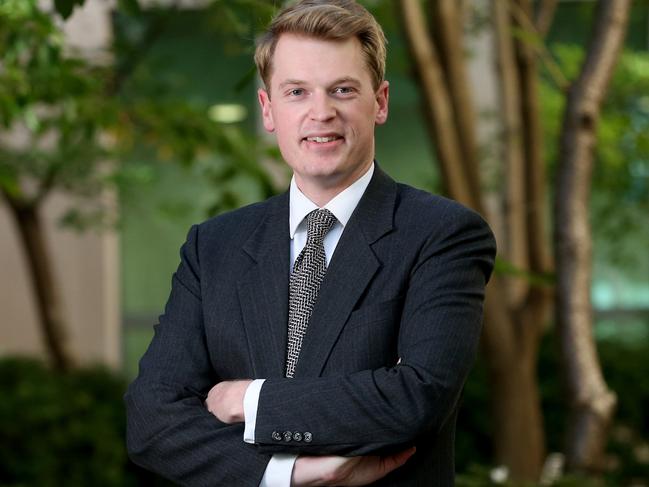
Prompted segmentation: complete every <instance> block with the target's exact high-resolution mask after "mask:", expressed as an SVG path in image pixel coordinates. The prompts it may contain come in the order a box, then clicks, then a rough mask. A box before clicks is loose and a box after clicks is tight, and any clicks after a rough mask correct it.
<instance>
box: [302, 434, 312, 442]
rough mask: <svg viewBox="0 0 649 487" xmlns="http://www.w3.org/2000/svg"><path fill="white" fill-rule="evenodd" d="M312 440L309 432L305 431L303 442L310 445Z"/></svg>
mask: <svg viewBox="0 0 649 487" xmlns="http://www.w3.org/2000/svg"><path fill="white" fill-rule="evenodd" d="M312 440H313V435H312V434H311V433H310V432H309V431H305V432H304V441H306V442H307V443H311V441H312Z"/></svg>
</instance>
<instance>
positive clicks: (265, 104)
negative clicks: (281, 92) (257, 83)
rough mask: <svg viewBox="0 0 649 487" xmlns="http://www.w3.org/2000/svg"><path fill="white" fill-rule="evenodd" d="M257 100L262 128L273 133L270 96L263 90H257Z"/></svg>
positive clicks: (273, 124) (273, 123) (273, 125)
mask: <svg viewBox="0 0 649 487" xmlns="http://www.w3.org/2000/svg"><path fill="white" fill-rule="evenodd" d="M257 100H259V106H261V118H262V121H263V123H264V128H265V129H266V130H267V131H268V132H274V131H275V122H274V121H273V112H272V110H271V106H270V95H269V94H268V92H267V91H266V90H265V89H263V88H259V89H258V90H257Z"/></svg>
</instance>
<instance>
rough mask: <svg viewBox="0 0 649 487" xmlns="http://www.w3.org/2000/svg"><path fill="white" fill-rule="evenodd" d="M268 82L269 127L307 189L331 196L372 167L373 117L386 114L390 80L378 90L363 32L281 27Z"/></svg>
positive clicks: (262, 98)
mask: <svg viewBox="0 0 649 487" xmlns="http://www.w3.org/2000/svg"><path fill="white" fill-rule="evenodd" d="M269 90H270V93H268V92H266V91H265V90H263V89H261V90H259V103H260V104H261V108H262V115H263V121H264V127H265V128H266V130H268V131H269V132H275V134H276V137H277V143H278V145H279V148H280V151H281V153H282V156H283V157H284V160H285V161H286V162H287V163H288V165H289V166H291V168H292V169H293V172H294V174H295V180H296V182H297V184H298V187H299V188H300V189H301V190H302V191H303V192H304V193H305V194H307V196H309V197H311V198H313V196H317V198H319V199H322V197H323V196H326V198H329V199H330V198H331V197H333V196H335V195H336V194H337V193H338V192H340V191H342V190H343V189H345V188H346V187H347V186H349V185H350V184H352V183H353V182H354V181H355V180H356V179H358V178H359V177H360V176H362V175H363V173H364V172H365V171H366V170H367V169H368V168H369V166H370V164H371V163H372V160H373V158H374V125H375V124H382V123H384V122H385V121H386V119H387V115H388V83H387V81H384V82H383V83H382V84H381V86H380V87H379V89H378V90H376V91H375V90H374V88H373V87H372V80H371V77H370V72H369V70H368V68H367V65H366V63H365V59H364V58H363V53H362V50H361V44H360V42H359V41H358V39H356V38H350V39H347V40H345V41H328V40H321V39H316V38H312V37H305V36H299V35H295V34H282V35H281V37H280V38H279V40H278V42H277V45H276V48H275V53H274V56H273V65H272V75H271V79H270V87H269ZM326 198H325V199H326ZM316 203H319V204H320V203H326V201H324V202H323V201H316Z"/></svg>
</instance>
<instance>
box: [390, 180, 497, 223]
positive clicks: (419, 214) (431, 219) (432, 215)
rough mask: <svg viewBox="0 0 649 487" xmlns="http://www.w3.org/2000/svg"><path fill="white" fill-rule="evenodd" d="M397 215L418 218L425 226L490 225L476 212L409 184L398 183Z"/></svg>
mask: <svg viewBox="0 0 649 487" xmlns="http://www.w3.org/2000/svg"><path fill="white" fill-rule="evenodd" d="M397 187H398V197H397V198H398V199H397V214H401V215H404V214H410V215H414V216H416V219H417V220H418V221H421V222H422V223H423V224H434V226H436V227H438V226H439V225H440V224H442V225H451V226H454V225H455V224H458V223H459V224H462V223H464V224H466V223H471V224H473V225H479V226H484V227H486V228H487V229H488V228H489V225H488V224H487V222H486V221H485V220H484V218H483V217H482V216H481V215H480V214H479V213H478V212H476V211H475V210H472V209H471V208H468V207H466V206H464V205H462V204H461V203H458V202H457V201H455V200H452V199H449V198H446V197H444V196H440V195H435V194H431V193H428V192H427V191H424V190H421V189H417V188H413V187H412V186H408V185H407V184H402V183H398V184H397Z"/></svg>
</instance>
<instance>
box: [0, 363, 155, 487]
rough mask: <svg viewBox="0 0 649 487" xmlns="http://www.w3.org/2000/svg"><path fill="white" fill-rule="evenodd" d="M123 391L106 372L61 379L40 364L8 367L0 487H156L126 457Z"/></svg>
mask: <svg viewBox="0 0 649 487" xmlns="http://www.w3.org/2000/svg"><path fill="white" fill-rule="evenodd" d="M124 388H125V383H124V381H123V380H122V379H121V378H120V377H117V376H116V375H114V374H113V373H111V372H110V371H108V370H105V369H102V368H89V369H84V370H77V371H75V372H73V373H69V374H61V373H56V372H53V371H51V370H49V369H47V368H46V367H44V366H43V365H42V364H41V363H39V362H37V361H35V360H31V359H18V358H9V359H7V358H5V359H2V360H1V361H0V394H1V395H2V398H3V400H2V402H1V403H0V438H2V441H0V484H1V485H3V486H7V487H8V486H16V487H17V486H24V485H40V486H43V487H48V486H52V487H54V486H59V485H69V486H73V487H74V486H79V487H81V486H88V485H96V486H115V487H118V486H119V487H123V486H129V485H138V484H139V483H140V479H142V478H149V479H150V480H151V481H152V482H151V483H150V484H147V485H156V481H155V480H153V479H151V478H150V476H149V475H148V474H145V473H143V472H141V471H140V470H139V469H138V468H136V467H135V466H134V465H132V464H130V463H129V461H128V459H127V456H126V451H125V448H124V441H125V438H124V431H125V428H124V424H125V416H124V409H123V406H122V400H121V398H122V395H123V393H124ZM159 485H161V484H159Z"/></svg>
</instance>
